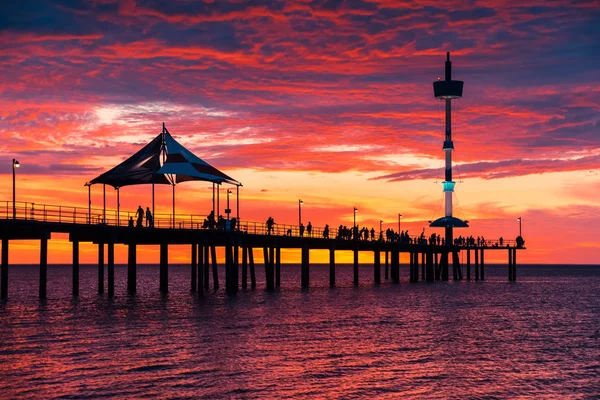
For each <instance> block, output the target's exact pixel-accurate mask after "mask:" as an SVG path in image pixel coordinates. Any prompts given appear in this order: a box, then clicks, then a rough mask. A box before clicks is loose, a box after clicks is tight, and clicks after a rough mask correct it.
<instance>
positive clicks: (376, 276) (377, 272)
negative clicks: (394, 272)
mask: <svg viewBox="0 0 600 400" xmlns="http://www.w3.org/2000/svg"><path fill="white" fill-rule="evenodd" d="M373 280H374V281H375V284H376V285H379V284H380V283H381V253H380V251H379V248H377V249H375V252H374V255H373Z"/></svg>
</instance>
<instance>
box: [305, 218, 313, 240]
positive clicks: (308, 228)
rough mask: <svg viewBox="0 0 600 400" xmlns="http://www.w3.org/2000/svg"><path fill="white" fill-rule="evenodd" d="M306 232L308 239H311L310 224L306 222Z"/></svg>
mask: <svg viewBox="0 0 600 400" xmlns="http://www.w3.org/2000/svg"><path fill="white" fill-rule="evenodd" d="M306 232H307V233H308V237H312V235H311V233H312V224H311V223H310V221H308V225H306Z"/></svg>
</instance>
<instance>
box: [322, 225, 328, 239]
mask: <svg viewBox="0 0 600 400" xmlns="http://www.w3.org/2000/svg"><path fill="white" fill-rule="evenodd" d="M323 238H325V239H329V225H327V224H325V228H324V229H323Z"/></svg>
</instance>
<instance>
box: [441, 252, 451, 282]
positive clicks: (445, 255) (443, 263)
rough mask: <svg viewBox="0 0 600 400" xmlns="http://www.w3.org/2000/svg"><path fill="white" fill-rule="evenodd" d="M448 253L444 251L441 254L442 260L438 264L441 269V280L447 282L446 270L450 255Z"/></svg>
mask: <svg viewBox="0 0 600 400" xmlns="http://www.w3.org/2000/svg"><path fill="white" fill-rule="evenodd" d="M448 253H449V251H448V250H446V249H444V251H443V253H442V260H441V262H440V267H441V269H442V280H443V281H445V282H448V269H449V264H450V254H448Z"/></svg>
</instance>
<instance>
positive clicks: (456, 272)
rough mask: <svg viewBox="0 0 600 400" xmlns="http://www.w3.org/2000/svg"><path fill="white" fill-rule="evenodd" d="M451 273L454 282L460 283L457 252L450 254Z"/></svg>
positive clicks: (460, 271)
mask: <svg viewBox="0 0 600 400" xmlns="http://www.w3.org/2000/svg"><path fill="white" fill-rule="evenodd" d="M452 271H453V275H454V280H455V281H462V269H461V267H460V258H459V257H458V251H453V252H452Z"/></svg>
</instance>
